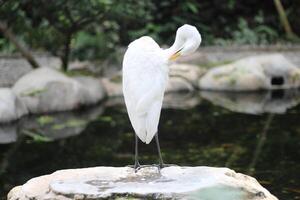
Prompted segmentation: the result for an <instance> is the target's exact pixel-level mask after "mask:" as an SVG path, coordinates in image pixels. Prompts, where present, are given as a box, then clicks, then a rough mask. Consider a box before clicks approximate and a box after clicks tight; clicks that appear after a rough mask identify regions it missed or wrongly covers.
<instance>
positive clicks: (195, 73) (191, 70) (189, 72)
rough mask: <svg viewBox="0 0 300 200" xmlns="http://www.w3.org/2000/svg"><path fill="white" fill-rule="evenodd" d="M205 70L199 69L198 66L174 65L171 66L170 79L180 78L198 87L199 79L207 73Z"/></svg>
mask: <svg viewBox="0 0 300 200" xmlns="http://www.w3.org/2000/svg"><path fill="white" fill-rule="evenodd" d="M205 71H206V70H205V69H203V68H200V67H198V66H197V65H189V64H172V65H171V66H170V72H169V75H170V77H171V78H172V77H179V78H182V79H184V80H186V81H187V82H189V83H190V84H191V85H192V86H194V87H198V80H199V78H200V77H201V76H202V75H203V74H204V73H205Z"/></svg>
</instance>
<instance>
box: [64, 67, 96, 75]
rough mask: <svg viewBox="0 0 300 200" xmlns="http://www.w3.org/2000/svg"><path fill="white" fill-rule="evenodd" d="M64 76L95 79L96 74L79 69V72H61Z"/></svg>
mask: <svg viewBox="0 0 300 200" xmlns="http://www.w3.org/2000/svg"><path fill="white" fill-rule="evenodd" d="M62 72H63V73H64V74H65V75H67V76H70V77H73V76H92V77H95V76H96V74H95V73H93V72H91V71H89V70H86V69H80V70H69V71H66V72H65V71H62Z"/></svg>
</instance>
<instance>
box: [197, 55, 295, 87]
mask: <svg viewBox="0 0 300 200" xmlns="http://www.w3.org/2000/svg"><path fill="white" fill-rule="evenodd" d="M299 86H300V69H298V68H297V67H296V66H295V65H293V64H292V63H290V62H289V61H288V60H287V59H286V58H285V57H284V56H282V55H281V54H271V55H260V56H253V57H248V58H244V59H240V60H238V61H236V62H233V63H231V64H227V65H223V66H219V67H215V68H213V69H211V70H210V71H208V72H207V73H206V74H205V75H204V76H203V77H202V78H201V79H200V81H199V87H200V88H201V89H208V90H225V91H253V90H261V89H267V90H269V89H288V88H296V87H299Z"/></svg>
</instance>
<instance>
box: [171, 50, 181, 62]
mask: <svg viewBox="0 0 300 200" xmlns="http://www.w3.org/2000/svg"><path fill="white" fill-rule="evenodd" d="M180 55H181V54H180V51H177V52H176V53H174V54H173V55H172V56H171V57H170V58H169V60H171V61H174V60H176V58H178V57H179V56H180Z"/></svg>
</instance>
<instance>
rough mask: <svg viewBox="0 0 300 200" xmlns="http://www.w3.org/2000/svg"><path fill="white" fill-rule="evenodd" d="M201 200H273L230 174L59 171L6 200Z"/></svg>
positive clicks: (249, 182)
mask: <svg viewBox="0 0 300 200" xmlns="http://www.w3.org/2000/svg"><path fill="white" fill-rule="evenodd" d="M117 197H124V198H125V199H126V198H131V199H132V198H141V199H144V198H151V199H175V198H176V199H190V200H193V199H195V200H196V199H200V200H201V199H203V200H204V199H205V200H221V199H222V200H233V199H235V200H250V199H251V200H259V199H263V200H276V199H277V198H276V197H275V196H273V195H272V194H270V193H269V192H268V191H267V190H266V189H265V188H263V187H262V186H261V185H260V184H259V183H258V182H257V181H256V180H255V179H254V178H252V177H249V176H246V175H243V174H240V173H235V172H234V171H232V170H230V169H228V168H213V167H167V168H164V169H162V170H161V171H160V173H159V171H158V170H157V168H156V167H147V168H142V169H141V170H139V171H138V172H137V173H135V172H134V170H133V169H132V168H128V167H119V168H115V167H94V168H84V169H69V170H61V171H57V172H55V173H53V174H50V175H45V176H41V177H37V178H33V179H31V180H29V181H28V182H27V183H25V184H24V185H22V186H18V187H15V188H13V189H12V190H11V191H10V192H9V194H8V200H17V199H19V200H26V199H35V200H42V199H56V200H59V199H62V200H70V199H77V200H81V199H102V198H106V199H115V198H117Z"/></svg>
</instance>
